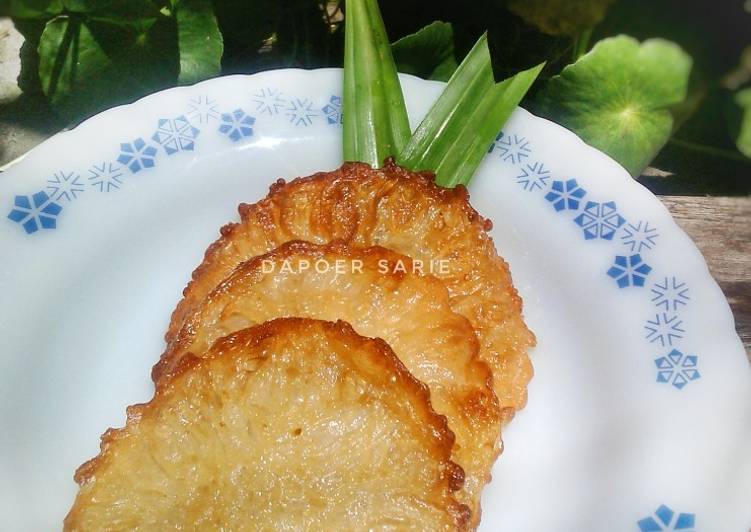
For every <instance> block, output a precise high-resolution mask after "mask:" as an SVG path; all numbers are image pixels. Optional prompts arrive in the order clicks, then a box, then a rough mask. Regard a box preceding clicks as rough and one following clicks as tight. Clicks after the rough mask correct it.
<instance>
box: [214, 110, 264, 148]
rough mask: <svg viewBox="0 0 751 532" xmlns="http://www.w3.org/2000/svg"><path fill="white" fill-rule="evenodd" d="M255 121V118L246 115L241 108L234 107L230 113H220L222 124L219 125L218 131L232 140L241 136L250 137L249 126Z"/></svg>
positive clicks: (234, 140)
mask: <svg viewBox="0 0 751 532" xmlns="http://www.w3.org/2000/svg"><path fill="white" fill-rule="evenodd" d="M255 123H256V119H255V118H253V117H252V116H250V115H248V114H246V113H245V111H243V110H242V109H235V110H234V111H232V113H223V114H222V125H220V126H219V132H220V133H224V134H225V135H227V136H228V137H229V138H230V139H232V142H237V141H238V140H240V139H241V138H243V137H250V136H251V135H252V134H253V128H252V127H251V126H252V125H253V124H255Z"/></svg>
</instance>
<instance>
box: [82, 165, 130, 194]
mask: <svg viewBox="0 0 751 532" xmlns="http://www.w3.org/2000/svg"><path fill="white" fill-rule="evenodd" d="M122 184H123V169H122V167H121V166H120V165H118V164H115V163H107V162H106V161H104V162H102V163H100V164H93V165H91V168H89V185H91V186H92V187H97V188H99V192H111V191H113V190H117V189H118V188H120V185H122Z"/></svg>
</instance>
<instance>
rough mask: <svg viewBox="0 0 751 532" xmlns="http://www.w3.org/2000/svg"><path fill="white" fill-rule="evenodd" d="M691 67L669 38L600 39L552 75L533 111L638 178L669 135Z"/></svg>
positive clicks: (687, 58) (686, 85)
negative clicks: (585, 52) (672, 109)
mask: <svg viewBox="0 0 751 532" xmlns="http://www.w3.org/2000/svg"><path fill="white" fill-rule="evenodd" d="M691 66H692V60H691V58H690V57H689V56H688V55H687V54H686V53H685V52H684V51H683V50H682V49H681V48H680V47H679V46H678V45H676V44H674V43H672V42H670V41H665V40H662V39H649V40H647V41H644V42H643V43H641V44H640V43H639V42H638V41H637V40H635V39H633V38H631V37H627V36H624V35H621V36H618V37H613V38H610V39H604V40H602V41H600V42H599V43H597V45H596V46H595V47H594V48H593V49H592V50H591V51H590V52H589V53H588V54H586V55H584V56H582V57H581V58H580V59H579V60H578V61H577V62H576V63H574V64H573V65H569V66H567V67H566V68H564V69H563V71H562V72H561V74H560V75H558V76H555V77H553V78H551V79H550V81H549V82H548V83H547V84H546V85H545V86H544V87H543V89H542V90H541V91H540V93H539V94H538V97H537V101H536V105H535V110H536V112H537V113H539V114H541V115H542V116H545V117H547V118H550V119H551V120H554V121H555V122H558V123H559V124H561V125H563V126H565V127H567V128H569V129H571V130H572V131H574V132H575V133H576V134H577V135H579V136H580V137H581V138H582V139H583V140H584V141H585V142H587V143H588V144H590V145H591V146H594V147H595V148H597V149H599V150H601V151H603V152H605V153H607V154H608V155H610V156H611V157H612V158H613V159H615V160H616V161H618V162H619V163H621V165H623V166H624V167H625V168H626V169H627V170H628V171H629V172H630V173H631V174H632V175H634V176H637V175H639V174H640V173H641V171H642V170H643V169H644V168H646V167H647V165H648V164H649V163H650V161H651V160H652V159H653V158H654V157H655V155H656V154H657V153H658V152H659V151H660V149H661V148H662V147H663V146H664V145H665V143H666V142H667V141H668V139H669V138H670V135H671V134H672V131H673V116H672V114H671V107H673V106H675V105H677V104H680V103H681V102H682V101H683V100H684V99H685V98H686V93H687V88H688V80H689V75H690V73H691Z"/></svg>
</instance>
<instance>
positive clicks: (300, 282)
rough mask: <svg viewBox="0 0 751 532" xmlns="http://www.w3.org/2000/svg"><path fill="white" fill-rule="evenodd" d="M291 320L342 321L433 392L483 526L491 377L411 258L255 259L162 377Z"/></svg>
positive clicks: (300, 254)
mask: <svg viewBox="0 0 751 532" xmlns="http://www.w3.org/2000/svg"><path fill="white" fill-rule="evenodd" d="M285 316H299V317H304V318H315V319H322V320H330V321H333V320H337V319H342V320H344V321H346V322H348V323H350V324H351V325H352V327H354V329H355V330H356V331H357V332H358V333H359V334H363V335H365V336H370V337H379V338H382V339H384V340H385V341H386V342H387V343H388V344H389V345H390V346H391V348H392V349H393V350H394V352H395V353H396V355H397V356H398V357H399V359H400V360H401V361H402V362H403V363H404V365H405V366H406V367H407V369H408V370H409V371H410V372H412V374H413V375H414V376H415V377H417V378H418V379H420V380H421V381H422V382H424V383H426V384H427V385H428V387H429V388H430V394H431V402H432V404H433V407H434V408H435V410H436V411H437V412H438V413H440V414H443V415H445V416H446V417H447V418H448V424H449V428H450V429H451V430H452V431H453V432H454V434H455V435H456V443H455V445H454V451H453V454H452V459H453V460H454V461H455V462H456V463H458V464H459V465H460V466H461V467H462V468H463V469H464V472H465V484H464V489H463V490H462V491H461V492H459V493H458V494H457V498H458V499H459V501H460V502H462V503H465V504H467V505H468V506H469V507H470V509H471V510H472V515H473V520H474V521H476V522H479V516H480V494H481V492H482V488H483V486H484V485H485V484H486V483H487V482H488V481H489V480H490V469H491V467H492V466H493V463H494V462H495V459H496V457H497V456H498V452H499V440H500V412H499V409H498V403H497V399H496V397H495V394H494V393H493V389H492V374H491V372H490V369H489V368H488V366H487V364H486V363H485V362H483V361H481V360H480V359H479V358H478V351H479V344H478V341H477V338H476V336H475V333H474V330H473V329H472V326H471V325H470V323H469V321H467V319H466V318H464V317H463V316H461V315H459V314H456V313H455V312H453V311H452V310H451V306H450V304H449V298H448V292H447V290H446V287H445V286H444V285H443V284H442V283H441V282H440V281H439V280H438V279H436V278H435V277H432V276H429V275H427V276H426V275H419V274H418V273H416V272H415V264H414V263H413V261H412V260H411V259H410V258H409V257H406V256H404V255H399V254H397V253H394V252H393V251H389V250H387V249H384V248H380V247H371V248H350V247H349V246H347V245H346V244H343V243H331V244H327V245H319V244H311V243H309V242H300V241H293V242H288V243H287V244H283V245H282V246H281V247H279V248H277V249H276V250H274V251H272V252H271V253H268V254H266V255H261V256H258V257H256V258H254V259H251V260H249V261H247V262H245V263H243V264H242V265H240V266H239V267H238V268H237V269H236V270H235V271H234V272H233V273H232V275H230V276H229V277H228V278H227V279H225V280H224V281H223V282H221V283H220V284H219V286H218V287H216V288H215V289H214V290H213V291H212V292H211V294H209V296H208V297H207V298H206V300H205V301H204V303H203V304H202V305H200V306H198V307H197V308H196V310H195V312H194V313H193V314H191V315H190V316H188V317H187V320H186V322H185V326H184V327H183V328H182V330H181V331H180V333H179V334H178V337H177V339H176V341H175V342H174V345H173V346H171V348H169V349H168V350H167V351H166V352H165V354H164V356H163V357H162V360H161V361H160V363H159V364H158V365H157V366H156V367H155V371H154V373H155V377H156V379H157V380H158V379H159V378H160V375H161V376H162V377H161V378H163V377H164V376H165V375H166V376H169V373H170V368H172V367H175V366H176V365H178V364H179V361H180V360H181V359H182V358H183V357H185V356H190V355H191V354H193V355H198V356H200V354H201V353H204V352H205V351H207V350H208V348H209V347H210V346H211V344H212V343H213V342H214V341H216V340H217V339H218V338H221V337H223V336H226V335H228V334H231V333H232V332H234V331H236V330H239V329H243V328H245V327H248V326H251V325H255V324H258V323H263V322H265V321H268V320H270V319H273V318H278V317H285Z"/></svg>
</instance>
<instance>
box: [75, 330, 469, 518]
mask: <svg viewBox="0 0 751 532" xmlns="http://www.w3.org/2000/svg"><path fill="white" fill-rule="evenodd" d="M315 327H318V328H321V329H323V331H324V332H325V334H326V335H327V336H328V335H330V334H333V335H335V336H336V337H337V338H339V339H343V340H345V341H347V342H350V343H351V344H354V345H356V346H357V348H356V349H353V350H352V351H351V352H352V353H356V354H357V355H356V356H352V357H350V360H349V361H348V362H349V366H350V367H353V368H354V369H355V370H356V371H359V372H360V373H363V371H362V368H363V365H362V363H358V362H361V361H359V357H361V356H362V355H363V354H364V353H367V354H368V355H369V358H370V363H371V364H372V365H373V366H374V367H377V368H378V372H373V375H377V376H378V377H383V375H391V376H392V382H395V383H398V384H399V390H401V391H402V392H403V393H405V394H407V395H408V396H411V397H412V398H413V400H412V401H411V402H412V404H413V405H414V406H415V407H416V409H415V411H416V412H417V413H419V414H420V419H419V420H416V421H415V423H424V424H426V425H427V426H428V427H430V434H431V435H432V436H433V442H434V443H433V445H432V451H433V454H434V456H435V457H436V458H437V461H439V462H440V463H442V464H444V468H443V471H442V478H441V480H442V481H445V482H446V486H447V488H448V490H447V496H448V498H449V502H450V506H449V508H447V511H448V512H449V514H450V515H451V517H452V518H453V520H454V523H455V525H456V530H460V531H463V530H469V529H470V522H471V521H472V515H471V512H470V509H469V508H468V507H467V506H466V505H464V504H461V503H459V502H458V501H457V500H456V499H455V498H454V497H453V495H451V493H452V492H456V491H458V490H460V489H461V488H462V486H463V484H464V470H463V469H462V468H461V467H460V466H459V465H458V464H456V463H454V462H452V461H451V459H450V457H451V451H452V448H453V445H454V433H453V432H451V430H450V429H449V428H448V422H447V420H446V417H445V416H442V415H440V414H438V413H436V412H435V411H434V410H433V407H432V404H431V403H430V391H429V390H428V387H427V386H426V385H425V384H424V383H422V382H421V381H419V380H417V379H416V378H415V377H414V376H413V375H412V374H411V373H410V372H409V370H407V368H406V367H405V366H404V364H402V362H401V360H399V358H398V357H397V356H396V355H395V354H394V352H393V350H392V349H391V347H390V346H389V345H388V344H387V343H386V342H384V341H383V340H381V339H379V338H375V339H373V338H367V337H364V336H360V335H359V334H357V333H356V332H355V330H354V329H353V328H352V326H351V325H350V324H348V323H347V322H345V321H342V320H338V321H337V322H328V321H322V320H312V319H307V318H278V319H274V320H270V321H267V322H265V323H262V324H260V325H256V326H254V327H249V328H246V329H242V330H240V331H237V332H236V333H233V334H231V335H229V336H226V337H224V338H221V339H220V340H218V341H217V342H215V343H214V345H213V346H212V347H211V349H210V350H209V353H208V355H207V356H206V357H203V358H198V357H195V356H190V357H184V358H182V359H181V360H180V362H179V363H178V365H177V366H176V367H175V369H174V371H173V372H172V373H170V374H169V376H167V377H166V378H164V379H162V380H161V381H160V382H158V383H157V384H156V388H155V391H154V396H153V397H152V399H151V400H150V401H148V402H147V403H140V404H135V405H131V406H129V407H127V409H126V422H125V426H123V427H122V428H118V429H115V428H110V429H108V430H107V431H106V432H105V433H104V434H103V435H102V436H101V442H100V452H99V454H98V455H97V456H95V457H94V458H92V459H90V460H88V461H86V462H84V463H83V464H82V465H81V466H79V467H78V469H76V472H75V474H74V480H75V482H76V483H77V484H78V485H79V486H83V485H84V484H86V483H88V482H91V481H92V480H94V479H95V478H96V476H97V473H98V472H99V471H100V470H102V469H103V468H104V467H106V466H107V463H108V462H109V459H110V456H111V453H112V452H115V451H114V446H115V445H116V444H117V442H118V441H119V440H121V439H124V438H126V437H127V436H128V434H129V429H130V427H131V426H133V425H135V424H137V423H139V422H140V421H141V419H143V418H144V417H145V416H148V415H149V413H150V411H151V410H152V409H157V408H159V407H160V405H161V403H162V402H165V401H166V400H167V397H169V395H170V394H171V393H172V392H173V391H174V389H175V387H176V385H177V382H178V381H179V379H180V378H181V377H182V376H184V375H186V374H187V373H188V372H190V371H192V370H194V368H197V367H200V366H201V365H204V364H209V363H211V362H212V361H213V360H215V359H217V358H226V357H231V356H250V355H248V350H250V349H252V348H254V347H255V346H258V345H259V344H261V343H262V342H264V341H265V340H267V339H270V338H273V337H275V336H279V335H284V334H288V333H290V332H291V333H294V334H297V333H299V332H300V331H303V330H305V329H306V328H307V329H311V328H315ZM238 346H241V349H239V350H238V349H237V347H238ZM262 353H263V351H262V350H256V351H255V356H252V357H251V358H255V359H264V360H265V359H267V358H268V357H263V355H262ZM366 377H367V376H366ZM77 503H78V497H76V500H75V501H74V503H73V506H72V507H71V509H70V511H69V512H68V515H67V516H66V517H65V521H64V530H70V528H69V526H70V523H71V522H72V521H74V519H75V516H76V515H77V509H78V508H77Z"/></svg>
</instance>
